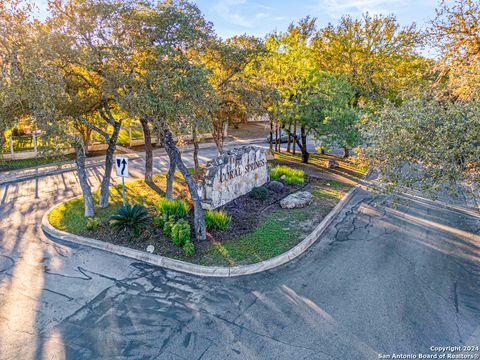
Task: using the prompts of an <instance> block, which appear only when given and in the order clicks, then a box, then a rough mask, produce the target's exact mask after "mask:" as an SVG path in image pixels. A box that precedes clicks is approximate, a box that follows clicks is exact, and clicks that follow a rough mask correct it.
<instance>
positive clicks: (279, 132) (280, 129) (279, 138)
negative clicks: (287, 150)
mask: <svg viewBox="0 0 480 360" xmlns="http://www.w3.org/2000/svg"><path fill="white" fill-rule="evenodd" d="M277 127H278V137H277V143H278V152H279V153H280V152H282V139H281V137H282V128H281V127H280V123H278V125H277Z"/></svg>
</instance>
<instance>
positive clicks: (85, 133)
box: [82, 126, 92, 154]
mask: <svg viewBox="0 0 480 360" xmlns="http://www.w3.org/2000/svg"><path fill="white" fill-rule="evenodd" d="M91 136H92V129H90V128H89V127H88V126H85V127H84V131H83V132H82V137H83V144H84V149H85V154H88V145H89V144H90V137H91Z"/></svg>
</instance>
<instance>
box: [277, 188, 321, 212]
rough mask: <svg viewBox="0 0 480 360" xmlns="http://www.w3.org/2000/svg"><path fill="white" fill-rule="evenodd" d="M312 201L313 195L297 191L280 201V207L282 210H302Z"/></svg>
mask: <svg viewBox="0 0 480 360" xmlns="http://www.w3.org/2000/svg"><path fill="white" fill-rule="evenodd" d="M312 201H313V195H312V194H311V193H309V192H308V191H299V192H296V193H294V194H290V195H288V196H287V197H286V198H285V199H282V200H281V201H280V206H281V207H282V208H284V209H293V208H303V207H305V206H308V205H310V204H311V202H312Z"/></svg>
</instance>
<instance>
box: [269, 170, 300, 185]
mask: <svg viewBox="0 0 480 360" xmlns="http://www.w3.org/2000/svg"><path fill="white" fill-rule="evenodd" d="M283 175H285V179H284V182H285V183H286V184H303V181H304V179H303V175H304V173H303V170H297V169H292V168H291V167H288V166H284V165H278V166H276V167H275V168H273V169H271V170H270V179H271V180H277V179H280V177H282V176H283Z"/></svg>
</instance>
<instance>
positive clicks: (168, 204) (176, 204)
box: [155, 199, 190, 219]
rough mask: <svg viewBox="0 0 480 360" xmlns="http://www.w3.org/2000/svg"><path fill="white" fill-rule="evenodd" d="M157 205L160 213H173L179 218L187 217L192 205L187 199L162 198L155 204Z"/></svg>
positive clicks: (167, 214)
mask: <svg viewBox="0 0 480 360" xmlns="http://www.w3.org/2000/svg"><path fill="white" fill-rule="evenodd" d="M155 207H156V208H157V210H158V212H159V213H160V215H166V216H171V215H173V216H175V217H176V218H177V219H181V218H183V217H185V215H187V213H188V212H189V211H190V206H189V205H188V203H187V202H186V201H185V200H175V199H171V200H170V199H162V200H160V201H159V202H158V203H157V204H156V205H155Z"/></svg>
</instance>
